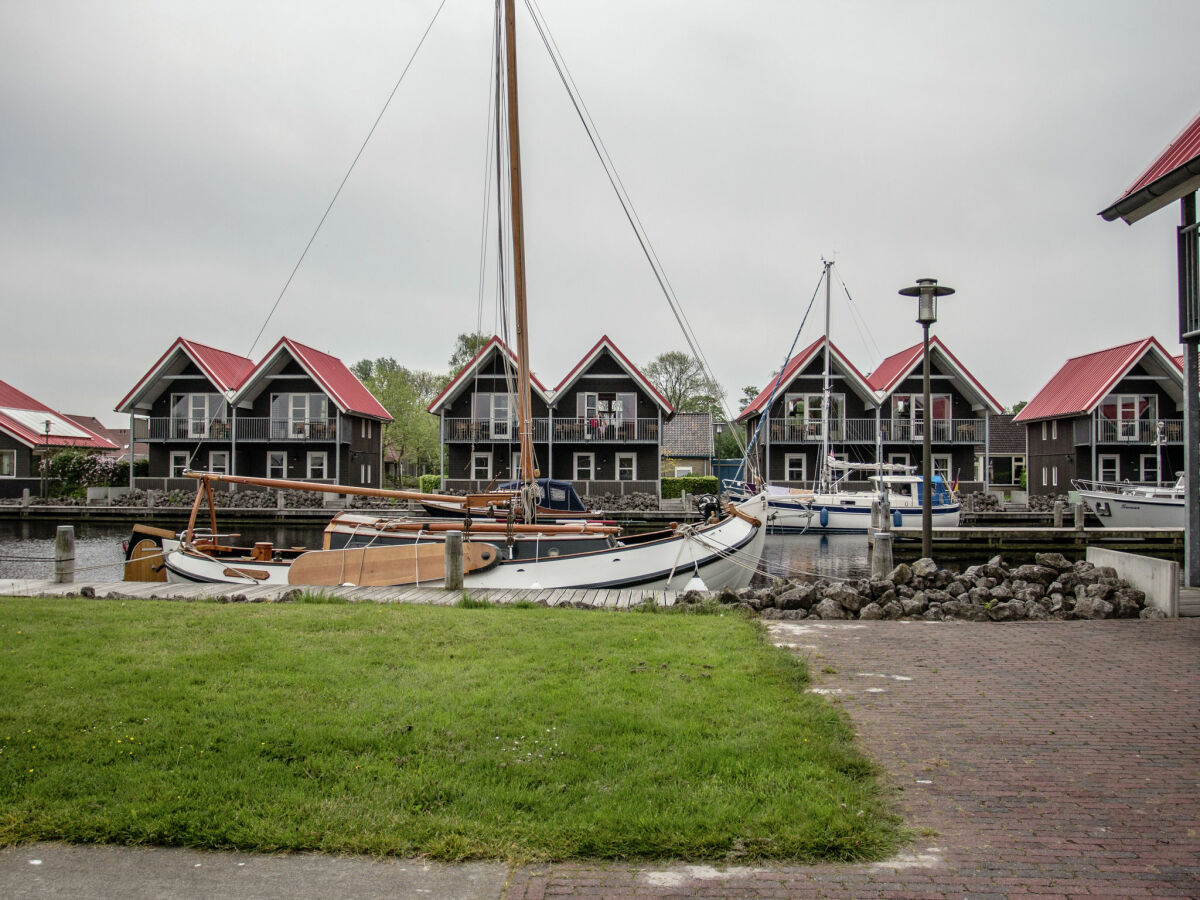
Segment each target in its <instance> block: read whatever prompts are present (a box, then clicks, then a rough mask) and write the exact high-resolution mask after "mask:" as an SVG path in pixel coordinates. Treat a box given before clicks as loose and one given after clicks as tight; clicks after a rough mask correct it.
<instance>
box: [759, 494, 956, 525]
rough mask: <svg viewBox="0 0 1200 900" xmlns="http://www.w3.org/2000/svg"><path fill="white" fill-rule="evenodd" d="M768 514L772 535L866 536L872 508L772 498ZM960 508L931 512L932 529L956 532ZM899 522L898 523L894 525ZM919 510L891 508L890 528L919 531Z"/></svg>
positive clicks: (936, 509) (840, 503)
mask: <svg viewBox="0 0 1200 900" xmlns="http://www.w3.org/2000/svg"><path fill="white" fill-rule="evenodd" d="M769 506H770V508H769V510H768V512H767V525H768V527H769V528H770V530H771V531H772V533H775V532H807V533H810V534H836V533H848V534H866V533H867V531H868V529H869V528H870V527H871V504H870V502H869V501H868V502H866V503H863V502H861V501H855V502H850V503H847V502H844V501H837V500H834V501H832V502H822V501H821V498H820V497H819V496H818V497H816V498H814V500H813V501H812V502H811V503H804V502H798V501H790V500H783V499H777V498H774V497H772V498H771V500H770V504H769ZM960 510H961V507H959V505H958V504H957V503H955V504H952V505H950V506H944V505H939V506H935V507H933V509H932V517H931V518H932V522H933V527H934V528H957V527H958V517H959V512H960ZM897 519H899V521H897ZM920 526H921V507H919V506H904V507H893V508H892V527H894V528H896V527H899V528H910V527H915V528H919V527H920Z"/></svg>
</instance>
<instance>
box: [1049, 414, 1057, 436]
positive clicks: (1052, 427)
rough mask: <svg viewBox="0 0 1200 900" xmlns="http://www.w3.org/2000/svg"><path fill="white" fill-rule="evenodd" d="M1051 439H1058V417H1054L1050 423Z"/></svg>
mask: <svg viewBox="0 0 1200 900" xmlns="http://www.w3.org/2000/svg"><path fill="white" fill-rule="evenodd" d="M1050 440H1052V441H1057V440H1058V419H1054V420H1053V421H1051V423H1050Z"/></svg>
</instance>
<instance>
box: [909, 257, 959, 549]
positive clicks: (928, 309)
mask: <svg viewBox="0 0 1200 900" xmlns="http://www.w3.org/2000/svg"><path fill="white" fill-rule="evenodd" d="M900 293H901V294H902V295H903V296H905V297H917V298H918V301H917V322H919V323H920V325H921V329H922V331H923V332H924V352H923V353H922V379H921V380H922V389H923V400H922V405H921V431H922V433H923V434H922V436H923V439H924V440H923V444H924V447H923V450H924V452H923V453H922V456H921V481H922V488H921V556H923V557H925V558H926V559H929V558H932V557H933V443H932V437H931V425H932V423H931V421H930V417H929V326H930V325H932V324H933V323H934V322H936V321H937V298H938V297H948V296H949V295H950V294H953V293H954V288H952V287H946V285H944V284H938V283H937V279H936V278H918V279H917V283H916V284H915V285H913V286H911V287H906V288H901V289H900Z"/></svg>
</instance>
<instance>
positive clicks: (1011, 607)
mask: <svg viewBox="0 0 1200 900" xmlns="http://www.w3.org/2000/svg"><path fill="white" fill-rule="evenodd" d="M987 616H988V618H989V619H991V620H992V621H993V622H1011V621H1013V620H1014V619H1023V618H1025V604H1024V603H1022V602H1021V601H1020V600H1010V601H1008V602H1007V603H994V604H992V605H991V606H989V607H987Z"/></svg>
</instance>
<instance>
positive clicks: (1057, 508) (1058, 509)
mask: <svg viewBox="0 0 1200 900" xmlns="http://www.w3.org/2000/svg"><path fill="white" fill-rule="evenodd" d="M1065 505H1066V504H1064V503H1063V502H1062V501H1061V500H1055V501H1054V527H1055V528H1062V527H1063V508H1064V507H1065Z"/></svg>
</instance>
